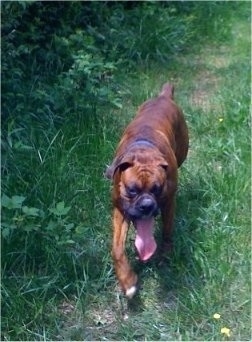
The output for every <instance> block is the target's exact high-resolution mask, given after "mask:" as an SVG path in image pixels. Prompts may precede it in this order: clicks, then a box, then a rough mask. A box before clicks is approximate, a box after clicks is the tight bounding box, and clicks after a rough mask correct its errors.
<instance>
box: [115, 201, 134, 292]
mask: <svg viewBox="0 0 252 342" xmlns="http://www.w3.org/2000/svg"><path fill="white" fill-rule="evenodd" d="M113 228H114V231H113V246H112V257H113V261H114V266H115V272H116V275H117V278H118V280H119V283H120V285H121V287H122V289H123V290H124V292H125V294H126V296H127V297H128V298H132V297H133V296H134V295H135V293H136V291H137V275H136V274H135V273H134V272H133V270H132V269H131V267H130V264H129V261H128V259H127V257H126V255H125V242H126V237H127V233H128V228H129V221H128V220H126V219H125V217H124V216H123V214H122V213H121V212H120V211H119V210H118V209H117V208H115V209H114V213H113Z"/></svg>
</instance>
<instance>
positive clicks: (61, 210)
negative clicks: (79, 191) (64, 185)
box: [49, 201, 71, 216]
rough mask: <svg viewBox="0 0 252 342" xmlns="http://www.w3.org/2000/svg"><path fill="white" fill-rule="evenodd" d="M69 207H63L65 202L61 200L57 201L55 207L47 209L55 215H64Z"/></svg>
mask: <svg viewBox="0 0 252 342" xmlns="http://www.w3.org/2000/svg"><path fill="white" fill-rule="evenodd" d="M70 209H71V207H65V202H64V201H62V202H59V203H57V204H56V207H55V208H52V209H49V211H50V212H51V213H53V214H54V215H56V216H64V215H66V214H67V213H68V212H69V210H70Z"/></svg>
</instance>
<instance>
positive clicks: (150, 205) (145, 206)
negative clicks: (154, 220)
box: [139, 197, 155, 213]
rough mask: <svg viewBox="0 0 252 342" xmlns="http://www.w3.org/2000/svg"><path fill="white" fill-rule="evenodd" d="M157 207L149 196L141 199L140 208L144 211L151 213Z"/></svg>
mask: <svg viewBox="0 0 252 342" xmlns="http://www.w3.org/2000/svg"><path fill="white" fill-rule="evenodd" d="M154 207H155V203H154V202H153V200H152V199H151V198H149V197H145V198H143V199H142V200H141V203H140V204H139V209H140V210H141V212H143V213H149V212H151V211H152V210H153V209H154Z"/></svg>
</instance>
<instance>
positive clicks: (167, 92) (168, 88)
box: [160, 83, 174, 100]
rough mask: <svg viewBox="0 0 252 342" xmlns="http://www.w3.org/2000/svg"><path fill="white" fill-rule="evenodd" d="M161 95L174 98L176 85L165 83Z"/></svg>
mask: <svg viewBox="0 0 252 342" xmlns="http://www.w3.org/2000/svg"><path fill="white" fill-rule="evenodd" d="M160 95H161V96H166V97H169V98H170V99H172V100H173V95H174V86H173V85H172V84H170V83H165V84H164V85H163V87H162V90H161V93H160Z"/></svg>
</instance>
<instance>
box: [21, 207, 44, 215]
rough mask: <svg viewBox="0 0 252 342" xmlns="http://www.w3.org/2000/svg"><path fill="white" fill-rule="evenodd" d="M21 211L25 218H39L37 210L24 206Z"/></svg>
mask: <svg viewBox="0 0 252 342" xmlns="http://www.w3.org/2000/svg"><path fill="white" fill-rule="evenodd" d="M22 211H23V213H24V214H26V215H27V216H40V210H39V209H38V208H32V207H31V208H29V207H27V206H24V207H23V208H22Z"/></svg>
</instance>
